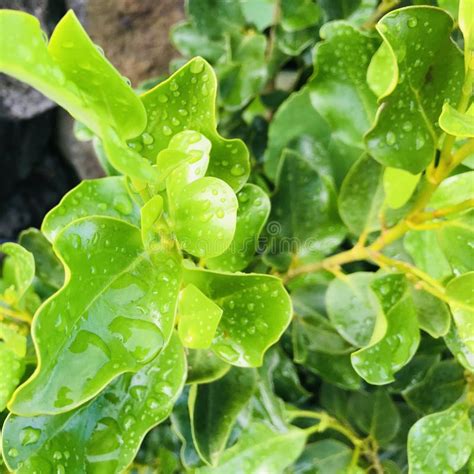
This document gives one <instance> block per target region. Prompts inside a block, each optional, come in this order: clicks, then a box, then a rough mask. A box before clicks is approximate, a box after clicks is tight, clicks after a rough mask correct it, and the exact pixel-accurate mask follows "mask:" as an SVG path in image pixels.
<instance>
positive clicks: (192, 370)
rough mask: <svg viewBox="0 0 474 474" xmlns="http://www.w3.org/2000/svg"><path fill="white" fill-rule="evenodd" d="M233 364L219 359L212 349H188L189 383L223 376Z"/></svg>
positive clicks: (187, 380) (206, 381)
mask: <svg viewBox="0 0 474 474" xmlns="http://www.w3.org/2000/svg"><path fill="white" fill-rule="evenodd" d="M230 368H231V366H230V365H229V364H227V363H225V362H224V361H223V360H221V359H219V357H217V356H216V355H215V354H214V352H212V351H211V350H204V349H198V350H193V349H190V350H188V377H187V379H186V383H187V384H193V383H198V384H201V383H209V382H213V381H214V380H217V379H220V378H221V377H223V376H224V375H225V374H226V373H227V372H228V371H229V369H230Z"/></svg>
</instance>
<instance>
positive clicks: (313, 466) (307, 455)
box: [293, 438, 352, 474]
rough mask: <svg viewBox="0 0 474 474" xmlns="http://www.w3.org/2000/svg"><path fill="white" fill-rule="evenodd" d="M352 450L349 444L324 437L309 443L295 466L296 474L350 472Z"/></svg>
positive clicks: (337, 473)
mask: <svg viewBox="0 0 474 474" xmlns="http://www.w3.org/2000/svg"><path fill="white" fill-rule="evenodd" d="M351 459H352V451H351V449H350V448H349V446H347V444H344V443H342V442H341V441H337V440H335V439H330V438H329V439H324V440H321V441H316V442H315V443H311V444H308V445H307V446H306V448H305V449H304V451H303V454H302V455H301V456H300V457H299V459H298V461H297V462H296V464H295V466H294V471H293V472H294V473H295V474H339V473H342V472H348V469H349V465H350V462H351Z"/></svg>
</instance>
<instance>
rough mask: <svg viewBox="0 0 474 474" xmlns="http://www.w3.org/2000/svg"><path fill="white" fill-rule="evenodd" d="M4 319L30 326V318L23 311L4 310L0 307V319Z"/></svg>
mask: <svg viewBox="0 0 474 474" xmlns="http://www.w3.org/2000/svg"><path fill="white" fill-rule="evenodd" d="M4 317H6V318H9V319H16V320H17V321H21V322H22V323H27V324H31V321H32V319H33V318H32V317H31V316H30V315H29V314H28V313H25V312H23V311H14V310H12V309H9V308H5V307H4V306H0V319H3V318H4Z"/></svg>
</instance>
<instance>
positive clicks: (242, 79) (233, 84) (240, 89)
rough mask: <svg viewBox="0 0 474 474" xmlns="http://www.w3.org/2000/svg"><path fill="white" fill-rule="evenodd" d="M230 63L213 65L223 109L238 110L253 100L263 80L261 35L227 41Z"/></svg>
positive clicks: (264, 73)
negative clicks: (229, 48)
mask: <svg viewBox="0 0 474 474" xmlns="http://www.w3.org/2000/svg"><path fill="white" fill-rule="evenodd" d="M230 43H231V51H230V57H231V58H232V60H231V61H229V62H226V63H224V64H223V65H222V66H220V65H217V74H218V77H219V95H220V99H221V100H222V103H223V105H224V107H225V108H226V109H228V110H238V109H240V108H241V107H243V106H244V105H246V104H247V103H248V102H249V101H250V100H251V99H252V98H253V97H255V96H256V95H257V94H258V93H259V92H260V91H261V89H262V88H263V86H264V85H265V82H266V80H267V65H266V63H265V52H266V49H267V39H266V37H265V35H261V34H252V35H245V36H242V37H241V38H240V39H239V41H236V40H235V39H234V40H231V41H230Z"/></svg>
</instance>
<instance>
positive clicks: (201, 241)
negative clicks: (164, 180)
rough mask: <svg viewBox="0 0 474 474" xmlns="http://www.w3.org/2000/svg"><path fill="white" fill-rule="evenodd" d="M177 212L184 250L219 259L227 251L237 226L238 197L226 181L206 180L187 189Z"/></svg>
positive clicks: (177, 229)
mask: <svg viewBox="0 0 474 474" xmlns="http://www.w3.org/2000/svg"><path fill="white" fill-rule="evenodd" d="M175 206H176V207H175V210H174V212H173V221H174V231H175V233H176V239H177V240H178V242H179V244H180V246H181V248H182V249H183V250H186V252H188V253H190V254H192V255H196V256H199V257H203V258H206V257H216V256H218V255H221V254H222V253H223V252H224V251H225V250H227V249H228V248H229V246H230V244H231V242H232V239H233V238H234V233H235V228H236V224H237V208H238V202H237V197H236V196H235V194H234V191H233V190H232V188H231V187H230V186H229V185H228V184H226V183H225V182H224V181H222V180H220V179H218V178H213V177H210V176H206V177H204V178H201V179H198V180H196V181H193V182H192V183H190V184H188V185H186V186H185V187H184V188H183V189H182V191H181V192H180V193H179V197H178V200H177V201H176V203H175Z"/></svg>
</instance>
